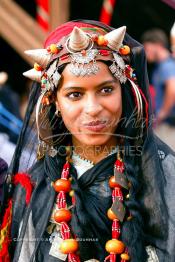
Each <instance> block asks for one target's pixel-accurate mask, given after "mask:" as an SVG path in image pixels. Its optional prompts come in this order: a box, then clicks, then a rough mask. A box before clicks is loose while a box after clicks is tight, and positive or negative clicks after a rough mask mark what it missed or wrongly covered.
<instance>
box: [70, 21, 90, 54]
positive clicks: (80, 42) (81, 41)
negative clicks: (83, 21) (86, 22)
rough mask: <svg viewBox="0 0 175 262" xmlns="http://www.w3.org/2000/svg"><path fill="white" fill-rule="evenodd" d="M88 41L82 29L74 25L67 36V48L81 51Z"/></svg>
mask: <svg viewBox="0 0 175 262" xmlns="http://www.w3.org/2000/svg"><path fill="white" fill-rule="evenodd" d="M89 43H90V39H89V37H88V36H87V34H86V33H85V32H83V30H81V29H80V28H78V27H77V26H75V27H74V29H73V30H72V33H71V35H70V38H69V48H70V49H72V50H74V51H81V50H83V49H86V48H87V47H88V45H89Z"/></svg>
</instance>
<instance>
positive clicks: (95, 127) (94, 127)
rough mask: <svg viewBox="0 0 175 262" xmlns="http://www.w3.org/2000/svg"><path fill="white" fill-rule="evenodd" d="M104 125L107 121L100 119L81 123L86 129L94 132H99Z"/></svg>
mask: <svg viewBox="0 0 175 262" xmlns="http://www.w3.org/2000/svg"><path fill="white" fill-rule="evenodd" d="M106 126H107V121H100V120H97V121H91V122H87V123H83V127H85V128H86V129H88V130H89V131H94V132H100V131H102V130H103V129H104V128H105V127H106Z"/></svg>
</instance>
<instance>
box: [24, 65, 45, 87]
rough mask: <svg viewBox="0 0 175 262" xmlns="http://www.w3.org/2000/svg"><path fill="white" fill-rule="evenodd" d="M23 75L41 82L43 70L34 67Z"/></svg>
mask: <svg viewBox="0 0 175 262" xmlns="http://www.w3.org/2000/svg"><path fill="white" fill-rule="evenodd" d="M23 76H25V77H27V78H29V79H31V80H33V81H36V82H39V83H40V82H41V71H36V70H35V69H34V68H33V69H31V70H28V71H26V72H24V73H23Z"/></svg>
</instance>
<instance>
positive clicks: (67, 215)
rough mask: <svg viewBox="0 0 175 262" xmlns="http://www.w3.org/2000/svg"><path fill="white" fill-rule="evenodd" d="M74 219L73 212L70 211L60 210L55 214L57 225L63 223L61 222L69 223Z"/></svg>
mask: <svg viewBox="0 0 175 262" xmlns="http://www.w3.org/2000/svg"><path fill="white" fill-rule="evenodd" d="M71 217H72V214H71V212H70V211H69V210H68V209H64V208H62V209H59V210H56V211H55V213H54V220H55V221H56V222H57V223H61V222H68V221H69V220H70V219H71Z"/></svg>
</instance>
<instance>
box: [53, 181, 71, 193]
mask: <svg viewBox="0 0 175 262" xmlns="http://www.w3.org/2000/svg"><path fill="white" fill-rule="evenodd" d="M53 187H54V189H55V191H56V192H60V191H64V192H69V191H70V189H71V182H70V181H69V180H66V179H58V180H57V181H56V182H55V183H54V184H53Z"/></svg>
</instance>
